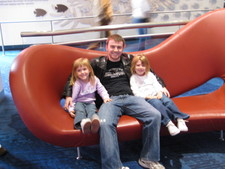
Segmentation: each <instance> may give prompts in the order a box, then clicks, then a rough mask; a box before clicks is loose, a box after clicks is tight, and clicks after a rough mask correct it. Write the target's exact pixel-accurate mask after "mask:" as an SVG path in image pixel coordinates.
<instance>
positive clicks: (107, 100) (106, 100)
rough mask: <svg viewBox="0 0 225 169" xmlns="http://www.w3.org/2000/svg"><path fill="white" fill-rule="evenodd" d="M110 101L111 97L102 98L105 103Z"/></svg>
mask: <svg viewBox="0 0 225 169" xmlns="http://www.w3.org/2000/svg"><path fill="white" fill-rule="evenodd" d="M110 101H112V99H110V98H107V99H104V103H107V102H110Z"/></svg>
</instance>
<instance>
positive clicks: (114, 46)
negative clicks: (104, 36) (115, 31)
mask: <svg viewBox="0 0 225 169" xmlns="http://www.w3.org/2000/svg"><path fill="white" fill-rule="evenodd" d="M124 47H125V45H124V44H123V42H122V41H120V42H115V41H114V40H113V39H110V40H109V41H108V44H107V46H106V51H107V56H108V58H109V60H110V61H112V62H118V61H119V60H120V56H121V55H122V53H123V50H124Z"/></svg>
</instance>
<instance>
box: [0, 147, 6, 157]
mask: <svg viewBox="0 0 225 169" xmlns="http://www.w3.org/2000/svg"><path fill="white" fill-rule="evenodd" d="M6 153H7V150H6V149H4V148H3V147H0V156H3V155H5V154H6Z"/></svg>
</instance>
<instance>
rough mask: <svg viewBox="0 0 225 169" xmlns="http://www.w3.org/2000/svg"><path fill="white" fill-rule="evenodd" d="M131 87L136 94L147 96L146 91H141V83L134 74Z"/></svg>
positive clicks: (131, 78)
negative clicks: (139, 83)
mask: <svg viewBox="0 0 225 169" xmlns="http://www.w3.org/2000/svg"><path fill="white" fill-rule="evenodd" d="M130 87H131V90H132V92H133V94H134V95H135V96H139V97H144V98H145V97H146V96H145V93H142V92H141V91H140V87H139V85H138V83H137V81H136V78H135V75H132V76H131V77H130Z"/></svg>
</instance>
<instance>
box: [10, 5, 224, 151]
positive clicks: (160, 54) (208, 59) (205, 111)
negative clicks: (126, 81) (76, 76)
mask: <svg viewBox="0 0 225 169" xmlns="http://www.w3.org/2000/svg"><path fill="white" fill-rule="evenodd" d="M224 18H225V10H224V9H220V10H216V11H213V12H209V13H207V14H205V15H203V16H201V17H199V18H197V19H195V20H194V21H192V22H190V23H189V24H187V25H185V26H184V27H183V28H182V29H180V30H179V31H177V32H176V33H175V34H174V35H172V36H171V37H170V38H168V39H167V40H165V41H164V42H162V43H161V44H159V45H157V46H156V47H154V48H152V49H148V50H145V51H140V52H133V54H135V53H136V54H137V53H143V54H145V55H147V56H148V58H149V60H150V62H151V65H152V67H153V69H154V71H155V72H156V73H157V74H158V75H159V76H161V77H162V78H163V79H164V81H165V83H166V85H167V88H168V90H169V91H170V93H171V95H172V97H174V96H177V95H179V94H181V93H184V92H186V91H188V90H190V89H193V88H195V87H197V86H199V85H201V84H203V83H205V82H206V81H208V80H209V79H211V78H213V77H221V78H222V79H225V31H224V28H225V20H224ZM100 55H105V53H104V52H99V51H92V50H86V49H79V48H73V47H68V46H62V45H36V46H31V47H29V48H27V49H25V50H23V51H22V52H21V53H20V54H19V55H18V56H17V57H16V59H15V60H14V62H13V64H12V67H11V72H10V87H11V91H12V96H13V100H14V102H15V105H16V107H17V109H18V112H19V114H20V116H21V118H22V120H23V122H24V123H25V125H26V126H27V127H28V129H29V130H30V131H31V132H32V133H33V134H34V135H35V136H36V137H38V138H40V139H41V140H43V141H46V142H48V143H50V144H54V145H58V146H63V147H78V146H86V145H93V144H98V142H99V136H98V134H91V135H84V134H82V133H81V132H80V130H74V129H73V119H72V118H71V117H70V116H69V115H68V114H67V113H66V112H65V111H64V110H63V108H62V106H61V105H60V97H61V94H62V91H63V88H64V85H65V82H66V80H67V77H68V75H69V74H70V72H71V68H72V62H73V61H74V59H76V58H78V57H88V58H90V59H91V58H93V57H97V56H100ZM174 101H175V103H176V104H177V106H178V107H179V108H180V110H182V111H183V112H185V113H188V114H190V116H191V117H190V119H189V123H188V126H189V132H206V131H215V130H224V129H225V85H222V87H220V88H219V89H218V90H216V91H215V92H212V93H210V94H205V95H198V96H189V97H181V98H174ZM141 127H142V126H141V123H140V122H139V121H137V120H136V119H134V118H132V117H129V116H122V118H121V119H120V121H119V124H118V127H117V130H118V137H119V140H120V141H125V140H134V139H139V138H141ZM165 134H168V132H167V131H166V130H165V128H163V129H162V135H165Z"/></svg>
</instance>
